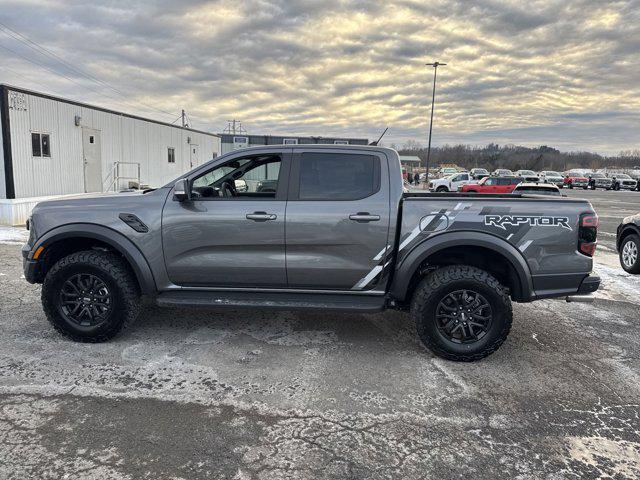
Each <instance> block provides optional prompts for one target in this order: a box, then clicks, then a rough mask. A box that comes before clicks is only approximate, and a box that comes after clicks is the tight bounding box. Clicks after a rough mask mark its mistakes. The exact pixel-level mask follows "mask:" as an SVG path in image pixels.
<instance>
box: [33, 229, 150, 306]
mask: <svg viewBox="0 0 640 480" xmlns="http://www.w3.org/2000/svg"><path fill="white" fill-rule="evenodd" d="M73 240H77V242H75V243H73V244H69V242H71V241H73ZM61 242H64V243H61ZM92 244H93V245H92ZM56 245H60V246H63V245H64V246H65V248H64V251H65V252H68V253H67V254H70V253H73V252H74V251H78V250H81V249H84V248H86V247H87V246H88V247H91V246H106V247H108V248H110V249H113V250H114V251H115V252H117V253H119V254H120V255H122V257H123V258H124V259H125V260H126V262H127V264H128V265H129V267H130V268H131V270H132V271H133V273H134V274H135V276H136V279H137V281H138V285H139V286H140V291H141V292H142V294H143V295H153V294H155V292H156V283H155V279H154V277H153V273H152V271H151V267H149V264H148V262H147V260H146V258H145V257H144V255H143V254H142V252H141V251H140V250H139V249H138V247H137V246H136V245H135V244H134V243H133V242H132V241H131V240H129V239H128V238H127V237H125V236H124V235H122V234H121V233H119V232H117V231H115V230H113V229H111V228H109V227H105V226H102V225H96V224H92V223H74V224H70V225H63V226H60V227H56V228H54V229H52V230H49V231H48V232H47V233H46V234H44V235H43V236H42V237H41V238H39V239H38V241H37V242H36V243H35V245H32V248H31V251H32V252H35V251H36V250H38V248H39V247H44V252H45V255H46V254H47V252H48V251H50V250H51V249H52V247H54V246H56ZM75 246H77V247H79V248H74V247H75ZM50 266H51V265H49V267H50ZM41 273H42V276H44V275H45V274H46V270H45V269H43V271H42V272H41Z"/></svg>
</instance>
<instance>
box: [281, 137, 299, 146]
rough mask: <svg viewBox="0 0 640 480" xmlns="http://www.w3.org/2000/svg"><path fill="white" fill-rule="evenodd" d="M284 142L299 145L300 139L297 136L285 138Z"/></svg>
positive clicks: (284, 143)
mask: <svg viewBox="0 0 640 480" xmlns="http://www.w3.org/2000/svg"><path fill="white" fill-rule="evenodd" d="M282 144H283V145H298V139H297V138H285V139H284V140H282Z"/></svg>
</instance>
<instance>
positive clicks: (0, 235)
mask: <svg viewBox="0 0 640 480" xmlns="http://www.w3.org/2000/svg"><path fill="white" fill-rule="evenodd" d="M28 239H29V231H28V230H27V229H26V228H24V227H4V226H1V225H0V243H5V244H12V245H22V244H23V243H26V241H27V240H28Z"/></svg>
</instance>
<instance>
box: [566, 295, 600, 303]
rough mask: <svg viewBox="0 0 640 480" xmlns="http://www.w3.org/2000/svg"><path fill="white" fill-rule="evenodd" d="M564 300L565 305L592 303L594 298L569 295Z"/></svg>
mask: <svg viewBox="0 0 640 480" xmlns="http://www.w3.org/2000/svg"><path fill="white" fill-rule="evenodd" d="M565 300H566V301H567V303H576V302H581V303H593V300H594V298H593V297H592V296H590V295H569V296H567V298H566V299H565Z"/></svg>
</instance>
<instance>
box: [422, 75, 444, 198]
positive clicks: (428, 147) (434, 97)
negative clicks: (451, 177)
mask: <svg viewBox="0 0 640 480" xmlns="http://www.w3.org/2000/svg"><path fill="white" fill-rule="evenodd" d="M426 65H428V66H429V67H433V93H432V94H431V121H430V122H429V144H428V145H427V165H426V167H427V173H426V178H425V182H424V183H425V185H427V188H429V161H430V160H431V132H432V131H433V107H434V105H435V102H436V77H437V75H438V67H442V66H445V65H446V63H440V62H434V63H427V64H426Z"/></svg>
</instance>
